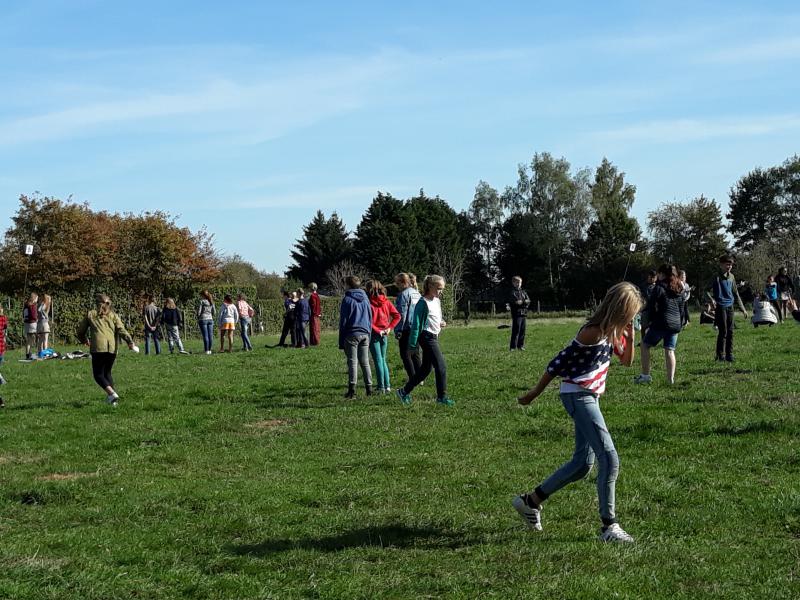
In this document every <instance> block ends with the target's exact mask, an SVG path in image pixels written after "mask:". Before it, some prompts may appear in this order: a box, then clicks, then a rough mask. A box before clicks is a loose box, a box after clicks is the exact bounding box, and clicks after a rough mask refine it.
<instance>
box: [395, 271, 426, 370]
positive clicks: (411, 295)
mask: <svg viewBox="0 0 800 600" xmlns="http://www.w3.org/2000/svg"><path fill="white" fill-rule="evenodd" d="M394 284H395V285H396V286H397V289H398V290H399V292H400V293H399V294H397V298H396V299H395V308H397V312H398V313H400V322H399V323H398V324H397V326H396V327H395V328H394V335H395V337H396V338H397V340H398V346H399V348H400V360H402V361H403V368H404V369H405V370H406V375H408V379H411V378H412V377H414V374H415V373H416V372H417V371H418V370H419V368H420V367H421V366H422V356H421V354H420V350H419V346H417V347H416V348H409V346H408V339H409V337H411V323H412V321H413V320H414V309H415V308H416V306H417V302H419V299H420V298H422V294H420V293H419V290H417V287H416V285H414V284H413V283H412V278H411V275H410V274H408V273H399V274H398V275H396V276H395V278H394Z"/></svg>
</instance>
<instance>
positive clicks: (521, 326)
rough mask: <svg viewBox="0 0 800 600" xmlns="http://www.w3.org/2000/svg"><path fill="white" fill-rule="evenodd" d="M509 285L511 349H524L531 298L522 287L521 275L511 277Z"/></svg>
mask: <svg viewBox="0 0 800 600" xmlns="http://www.w3.org/2000/svg"><path fill="white" fill-rule="evenodd" d="M511 286H512V289H511V296H510V297H509V299H508V305H509V306H510V307H511V350H525V329H526V322H527V320H528V307H530V305H531V299H530V297H529V296H528V292H526V291H525V290H523V289H522V277H519V276H518V275H515V276H514V277H512V278H511Z"/></svg>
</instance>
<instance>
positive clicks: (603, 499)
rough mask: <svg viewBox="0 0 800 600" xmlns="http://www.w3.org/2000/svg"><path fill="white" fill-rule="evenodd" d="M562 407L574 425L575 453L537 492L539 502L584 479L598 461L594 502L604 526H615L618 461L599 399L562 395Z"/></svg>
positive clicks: (583, 394)
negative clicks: (596, 504) (596, 502)
mask: <svg viewBox="0 0 800 600" xmlns="http://www.w3.org/2000/svg"><path fill="white" fill-rule="evenodd" d="M561 403H562V404H563V405H564V408H565V409H566V411H567V413H568V414H569V416H570V417H572V420H573V421H575V452H574V454H573V455H572V459H571V460H570V461H569V462H566V463H564V464H563V465H561V467H559V469H558V470H557V471H556V472H555V473H553V474H552V475H551V476H550V477H548V478H547V479H546V480H545V482H544V483H542V484H541V485H540V486H539V487H538V488H537V494H538V493H539V492H540V491H541V492H542V493H541V494H538V495H539V496H540V497H541V498H542V500H544V499H545V498H546V497H547V496H550V495H551V494H554V493H555V492H557V491H558V490H560V489H561V488H563V487H564V486H565V485H567V484H568V483H572V482H573V481H578V480H580V479H583V478H584V477H586V476H587V475H588V474H589V471H591V470H592V465H593V464H594V461H595V457H596V458H597V498H598V500H599V503H600V517H601V518H602V519H603V523H604V524H605V525H610V524H611V523H614V522H616V515H615V512H614V488H615V485H616V482H617V474H618V473H619V458H618V457H617V450H616V448H614V441H613V440H612V439H611V434H610V433H609V432H608V427H606V422H605V419H603V413H601V412H600V403H599V398H598V397H597V396H596V395H595V394H592V393H591V392H588V391H587V392H572V393H562V394H561Z"/></svg>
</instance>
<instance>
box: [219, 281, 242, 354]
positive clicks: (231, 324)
mask: <svg viewBox="0 0 800 600" xmlns="http://www.w3.org/2000/svg"><path fill="white" fill-rule="evenodd" d="M238 322H239V311H238V310H237V309H236V305H235V304H234V303H233V298H231V296H230V295H229V294H225V298H224V299H223V301H222V306H220V308H219V323H218V325H219V351H220V352H224V351H226V350H225V338H227V339H228V350H227V352H232V351H233V332H234V331H235V330H236V323H238Z"/></svg>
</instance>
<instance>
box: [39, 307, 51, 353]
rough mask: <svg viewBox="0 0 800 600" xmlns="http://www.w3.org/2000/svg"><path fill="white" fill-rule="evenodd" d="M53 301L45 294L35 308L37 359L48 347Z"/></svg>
mask: <svg viewBox="0 0 800 600" xmlns="http://www.w3.org/2000/svg"><path fill="white" fill-rule="evenodd" d="M52 303H53V299H52V298H51V297H50V296H48V295H47V294H45V295H44V299H43V300H42V301H41V302H40V303H39V306H37V307H36V342H37V349H38V354H39V357H40V358H41V357H42V356H44V351H45V350H47V349H48V348H49V347H50V339H49V338H50V306H51V305H52Z"/></svg>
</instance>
